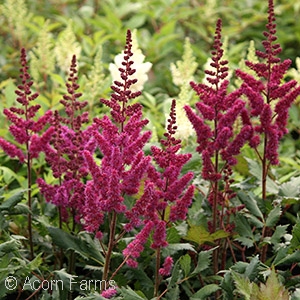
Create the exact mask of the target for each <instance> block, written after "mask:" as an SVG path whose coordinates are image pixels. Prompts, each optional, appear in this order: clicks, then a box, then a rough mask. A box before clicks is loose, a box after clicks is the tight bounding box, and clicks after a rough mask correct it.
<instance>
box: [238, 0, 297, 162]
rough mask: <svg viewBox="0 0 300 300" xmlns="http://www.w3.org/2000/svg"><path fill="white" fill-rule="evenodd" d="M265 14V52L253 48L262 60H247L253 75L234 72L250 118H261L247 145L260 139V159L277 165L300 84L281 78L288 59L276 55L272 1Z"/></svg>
mask: <svg viewBox="0 0 300 300" xmlns="http://www.w3.org/2000/svg"><path fill="white" fill-rule="evenodd" d="M268 14H269V17H268V23H267V25H266V29H267V30H266V31H265V32H264V33H263V34H264V37H265V38H266V39H265V40H264V41H263V42H262V45H263V47H264V51H260V50H257V51H256V55H257V56H258V58H260V60H261V62H258V63H253V62H250V61H246V65H247V66H248V67H249V68H250V69H251V70H253V71H254V72H255V73H256V77H254V76H251V75H249V74H247V73H246V72H242V71H241V70H237V72H236V74H237V76H239V77H240V78H241V79H242V80H243V84H242V86H241V88H240V91H241V93H242V94H244V95H245V96H246V97H247V98H248V101H249V105H250V108H251V110H250V113H249V118H253V117H257V118H259V120H260V124H259V125H256V126H254V125H252V128H253V131H254V135H253V138H252V140H250V146H251V147H253V148H257V146H258V144H259V140H260V139H263V143H264V149H265V151H264V153H263V154H261V160H262V161H265V162H264V163H265V164H267V165H269V164H271V165H277V164H279V159H278V147H279V141H280V139H281V138H282V137H283V135H284V134H286V133H287V128H286V125H287V120H288V110H289V108H290V106H291V105H292V103H293V102H294V100H295V99H296V98H297V96H298V95H299V94H300V87H299V85H297V82H296V81H295V80H291V81H288V82H284V80H283V78H284V75H285V74H286V72H287V70H288V68H289V67H290V65H291V60H289V59H286V60H284V61H281V59H280V58H279V57H278V55H279V54H280V53H281V51H282V49H281V47H280V44H279V43H277V42H276V41H277V36H276V23H275V21H276V18H275V14H274V4H273V1H272V0H269V10H268ZM266 167H268V166H266Z"/></svg>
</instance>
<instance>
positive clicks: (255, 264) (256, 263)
mask: <svg viewBox="0 0 300 300" xmlns="http://www.w3.org/2000/svg"><path fill="white" fill-rule="evenodd" d="M259 267H260V260H259V258H258V255H257V256H255V257H253V258H252V259H251V261H250V263H249V265H248V266H247V268H246V270H245V273H244V275H245V276H246V277H247V278H249V280H250V281H253V280H254V279H255V278H256V277H257V275H258V273H259Z"/></svg>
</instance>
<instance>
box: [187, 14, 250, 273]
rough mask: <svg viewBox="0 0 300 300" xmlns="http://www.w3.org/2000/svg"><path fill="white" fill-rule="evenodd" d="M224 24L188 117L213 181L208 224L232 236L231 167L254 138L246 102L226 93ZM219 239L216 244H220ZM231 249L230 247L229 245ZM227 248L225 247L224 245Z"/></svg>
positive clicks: (205, 169)
mask: <svg viewBox="0 0 300 300" xmlns="http://www.w3.org/2000/svg"><path fill="white" fill-rule="evenodd" d="M221 29H222V22H221V20H220V19H219V20H218V21H217V25H216V31H215V41H214V45H213V47H214V50H213V51H212V62H211V64H210V66H211V70H206V71H205V74H206V75H207V82H208V83H207V84H206V83H199V84H197V83H195V82H191V87H192V88H193V89H194V91H195V92H196V93H197V95H198V96H199V99H200V101H199V102H197V103H196V108H197V112H195V111H193V110H192V108H191V107H190V106H187V105H186V106H185V107H184V108H185V111H186V114H187V116H188V118H189V120H190V122H191V123H192V125H193V127H194V129H195V131H196V135H197V143H198V146H197V151H198V152H199V153H200V154H201V157H202V178H203V179H205V180H208V181H209V182H210V189H209V193H208V202H209V204H210V205H211V207H212V219H211V220H210V221H209V222H208V228H209V231H210V232H211V233H214V232H216V231H217V230H218V229H222V230H224V231H225V232H227V233H228V234H230V233H232V230H233V228H234V224H231V223H230V214H231V213H234V212H235V211H236V208H234V207H232V205H231V204H230V199H232V197H234V193H233V191H232V189H231V188H230V185H231V183H232V179H231V173H232V170H231V167H232V166H233V165H235V164H236V163H237V160H236V158H235V156H236V155H238V154H239V153H240V150H241V148H242V147H243V145H244V144H245V143H246V142H247V141H248V140H249V139H250V138H251V137H252V135H253V128H252V126H251V125H250V124H248V115H247V111H246V107H245V101H243V100H241V99H240V96H241V91H239V90H236V91H233V92H231V93H228V92H227V88H228V86H229V81H228V80H226V78H227V76H228V67H227V64H228V61H227V60H224V59H222V57H223V49H222V42H221ZM239 119H241V120H242V127H241V130H240V131H239V132H238V133H236V132H235V130H234V124H235V123H236V122H237V121H238V120H239ZM220 242H221V241H220V240H219V241H217V244H218V245H220ZM227 246H228V245H227ZM224 247H225V248H226V244H225V245H224ZM220 251H221V250H220V248H218V249H216V250H215V251H214V271H215V272H217V271H218V270H219V267H218V260H219V258H218V253H219V252H220Z"/></svg>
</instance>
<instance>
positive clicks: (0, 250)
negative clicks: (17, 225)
mask: <svg viewBox="0 0 300 300" xmlns="http://www.w3.org/2000/svg"><path fill="white" fill-rule="evenodd" d="M20 247H21V243H20V242H18V241H16V240H14V239H11V240H9V241H7V242H4V243H2V244H0V257H1V256H3V255H4V254H6V253H12V252H15V251H17V250H18V249H19V248H20Z"/></svg>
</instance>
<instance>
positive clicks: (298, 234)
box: [291, 221, 300, 249]
mask: <svg viewBox="0 0 300 300" xmlns="http://www.w3.org/2000/svg"><path fill="white" fill-rule="evenodd" d="M292 236H293V237H292V239H291V248H292V249H299V248H300V222H299V221H298V223H297V224H296V225H294V227H293V231H292Z"/></svg>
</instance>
